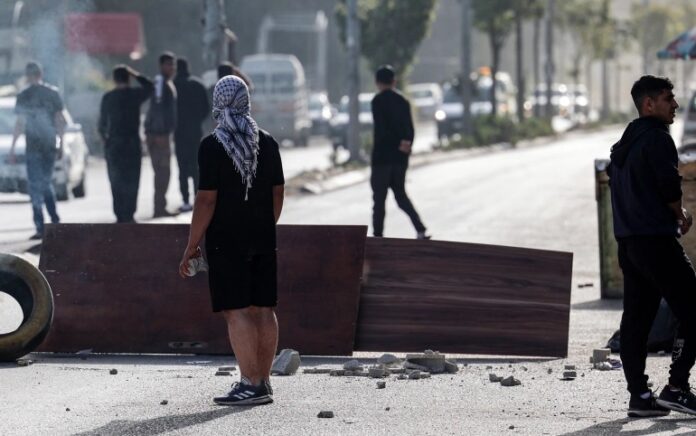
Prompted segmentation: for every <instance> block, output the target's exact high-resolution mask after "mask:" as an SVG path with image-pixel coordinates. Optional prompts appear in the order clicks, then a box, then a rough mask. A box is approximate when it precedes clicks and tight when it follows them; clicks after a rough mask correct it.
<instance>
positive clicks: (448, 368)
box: [445, 360, 459, 374]
mask: <svg viewBox="0 0 696 436" xmlns="http://www.w3.org/2000/svg"><path fill="white" fill-rule="evenodd" d="M445 372H446V373H448V374H456V373H457V372H459V366H457V364H456V363H454V362H450V361H449V360H445Z"/></svg>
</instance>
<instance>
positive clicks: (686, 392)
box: [608, 76, 696, 417]
mask: <svg viewBox="0 0 696 436" xmlns="http://www.w3.org/2000/svg"><path fill="white" fill-rule="evenodd" d="M672 88H673V86H672V83H671V82H670V81H669V80H668V79H665V78H659V77H653V76H643V77H641V78H640V80H638V81H637V82H636V83H635V84H634V85H633V88H632V89H631V95H632V97H633V101H634V102H635V105H636V107H637V108H638V114H639V118H638V119H636V120H634V121H632V122H631V123H630V124H629V125H628V127H627V128H626V131H625V132H624V134H623V136H622V137H621V140H620V141H619V142H617V143H616V144H615V145H614V146H613V147H612V150H611V163H610V165H609V168H608V174H609V177H610V187H611V200H612V207H613V220H614V234H615V236H616V240H617V241H618V245H619V253H618V254H619V264H620V266H621V269H622V271H623V276H624V312H623V317H622V318H621V359H622V361H623V368H624V374H625V376H626V381H627V382H628V391H629V392H630V394H631V398H630V401H629V404H628V415H629V416H632V417H641V416H663V415H666V414H668V413H669V411H670V410H675V411H680V412H686V413H690V414H696V396H694V394H693V393H692V392H691V390H690V386H689V371H690V370H691V368H692V367H693V365H694V362H696V318H695V317H694V312H695V311H696V273H694V269H693V267H692V265H691V262H690V260H689V258H688V257H687V255H686V254H685V253H684V249H683V248H682V246H681V244H680V243H679V237H680V236H681V235H683V234H686V233H687V232H688V231H689V229H690V228H691V224H692V219H691V216H690V215H689V214H688V213H687V211H686V210H685V209H684V208H683V207H682V191H681V177H680V175H679V171H678V157H677V150H676V147H675V145H674V141H673V140H672V138H671V136H670V135H669V130H668V128H667V125H668V124H672V123H673V122H674V115H675V111H676V109H677V108H678V107H679V105H678V104H677V102H676V101H675V99H674V94H673V93H672ZM661 298H664V299H665V300H666V301H667V304H668V305H669V307H670V309H672V312H673V313H674V315H675V316H676V317H677V319H678V320H679V329H678V332H677V336H676V338H675V342H674V348H673V352H672V365H671V370H670V377H669V383H668V384H667V385H666V386H665V387H664V388H663V389H662V391H661V393H660V395H659V397H655V395H654V394H653V393H652V392H651V391H650V389H649V388H648V377H647V375H645V365H646V364H645V360H646V358H647V340H648V334H649V332H650V328H651V326H652V324H653V321H654V319H655V315H656V313H657V310H658V307H659V305H660V300H661Z"/></svg>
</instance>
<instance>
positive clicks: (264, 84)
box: [240, 54, 312, 147]
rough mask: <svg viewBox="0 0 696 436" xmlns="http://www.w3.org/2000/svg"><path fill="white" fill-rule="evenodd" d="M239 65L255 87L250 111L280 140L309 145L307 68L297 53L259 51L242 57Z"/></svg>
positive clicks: (298, 144)
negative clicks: (303, 66) (305, 72)
mask: <svg viewBox="0 0 696 436" xmlns="http://www.w3.org/2000/svg"><path fill="white" fill-rule="evenodd" d="M240 69H241V70H242V71H243V72H244V73H246V74H247V75H249V78H250V79H251V81H252V83H253V84H254V88H253V90H252V93H251V114H252V116H253V117H254V119H255V120H256V121H257V122H258V123H259V126H261V128H263V129H267V130H268V131H269V132H271V133H272V134H273V136H275V137H276V138H278V139H279V140H283V139H290V140H292V141H293V143H294V145H296V146H303V147H304V146H306V145H307V143H308V141H309V134H310V130H311V128H312V121H311V120H310V118H309V96H308V91H307V84H306V81H305V74H304V68H302V64H301V63H300V61H299V60H297V58H296V57H295V56H292V55H284V54H257V55H251V56H246V57H245V58H244V59H242V63H241V65H240Z"/></svg>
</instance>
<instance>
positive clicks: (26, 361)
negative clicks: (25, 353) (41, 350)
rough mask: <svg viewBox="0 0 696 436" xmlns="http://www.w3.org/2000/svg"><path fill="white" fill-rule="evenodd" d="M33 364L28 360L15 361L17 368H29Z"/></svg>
mask: <svg viewBox="0 0 696 436" xmlns="http://www.w3.org/2000/svg"><path fill="white" fill-rule="evenodd" d="M33 363H34V361H33V360H30V359H17V366H29V365H31V364H33Z"/></svg>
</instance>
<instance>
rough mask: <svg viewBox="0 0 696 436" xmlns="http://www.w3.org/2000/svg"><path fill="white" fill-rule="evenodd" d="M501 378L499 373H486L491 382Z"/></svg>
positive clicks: (496, 381) (498, 380)
mask: <svg viewBox="0 0 696 436" xmlns="http://www.w3.org/2000/svg"><path fill="white" fill-rule="evenodd" d="M502 379H503V378H502V377H501V376H499V375H496V374H493V373H491V374H488V380H490V381H491V382H492V383H498V382H500V381H501V380H502Z"/></svg>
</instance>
